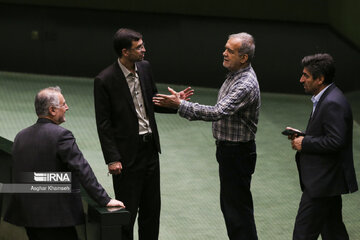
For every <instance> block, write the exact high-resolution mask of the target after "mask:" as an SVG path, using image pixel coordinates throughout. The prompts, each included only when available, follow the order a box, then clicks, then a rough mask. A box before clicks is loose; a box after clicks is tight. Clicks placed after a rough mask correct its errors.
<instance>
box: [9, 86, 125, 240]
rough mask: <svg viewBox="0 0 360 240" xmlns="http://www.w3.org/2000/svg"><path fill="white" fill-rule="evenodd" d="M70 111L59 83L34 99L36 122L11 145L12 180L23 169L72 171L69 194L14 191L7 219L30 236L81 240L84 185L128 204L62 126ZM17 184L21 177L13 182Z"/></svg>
mask: <svg viewBox="0 0 360 240" xmlns="http://www.w3.org/2000/svg"><path fill="white" fill-rule="evenodd" d="M68 109H69V107H68V105H67V104H66V102H65V99H64V97H63V95H62V94H61V90H60V88H59V87H49V88H46V89H43V90H41V91H40V92H39V93H38V94H37V95H36V98H35V110H36V114H37V115H38V117H39V118H38V120H37V122H36V123H35V124H34V125H32V126H30V127H28V128H26V129H24V130H22V131H20V132H19V133H18V134H17V135H16V137H15V140H14V144H13V148H12V156H13V172H12V174H13V179H14V180H16V179H19V177H20V176H21V175H22V174H23V173H25V172H71V173H72V177H71V178H72V182H71V188H72V189H71V193H26V194H20V193H18V194H14V195H13V196H12V199H11V202H10V206H9V208H8V210H7V212H6V215H5V221H8V222H10V223H12V224H15V225H18V226H24V227H25V228H26V232H27V235H28V237H29V239H30V240H32V239H36V240H38V239H52V240H55V239H67V240H69V239H74V240H75V239H78V238H77V234H76V230H75V225H79V224H82V223H84V213H83V206H82V201H81V195H80V184H81V185H82V186H83V187H84V188H85V189H86V191H87V192H88V193H89V195H90V196H91V197H92V198H93V199H94V200H95V201H96V202H97V203H98V204H99V205H101V206H108V207H112V206H119V207H124V205H123V203H122V202H120V201H118V200H115V199H111V198H110V197H109V196H108V194H107V193H106V192H105V190H104V189H103V187H102V186H101V185H100V183H99V182H98V181H97V179H96V177H95V175H94V172H93V171H92V169H91V167H90V165H89V164H88V162H87V161H86V160H85V158H84V157H83V155H82V153H81V151H80V150H79V148H78V146H77V144H76V142H75V138H74V136H73V135H72V133H71V132H70V131H69V130H67V129H65V128H62V127H60V126H59V125H60V124H61V123H63V122H65V112H66V111H67V110H68ZM15 182H17V183H19V181H15Z"/></svg>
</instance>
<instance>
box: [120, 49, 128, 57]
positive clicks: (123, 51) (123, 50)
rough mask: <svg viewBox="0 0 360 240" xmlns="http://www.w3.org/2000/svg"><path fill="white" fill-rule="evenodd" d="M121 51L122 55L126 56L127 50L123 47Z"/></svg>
mask: <svg viewBox="0 0 360 240" xmlns="http://www.w3.org/2000/svg"><path fill="white" fill-rule="evenodd" d="M121 53H122V56H127V55H128V51H127V49H126V48H123V49H122V50H121Z"/></svg>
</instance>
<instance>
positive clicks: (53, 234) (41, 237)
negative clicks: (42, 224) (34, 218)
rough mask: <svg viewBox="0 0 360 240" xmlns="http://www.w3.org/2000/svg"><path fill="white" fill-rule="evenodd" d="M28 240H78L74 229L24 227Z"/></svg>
mask: <svg viewBox="0 0 360 240" xmlns="http://www.w3.org/2000/svg"><path fill="white" fill-rule="evenodd" d="M25 229H26V234H27V235H28V237H29V240H49V239H51V240H64V239H66V240H78V237H77V233H76V229H75V227H56V228H33V227H25Z"/></svg>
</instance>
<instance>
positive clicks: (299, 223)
mask: <svg viewBox="0 0 360 240" xmlns="http://www.w3.org/2000/svg"><path fill="white" fill-rule="evenodd" d="M302 65H303V73H302V76H301V79H300V83H302V84H303V85H304V89H305V92H306V93H310V94H312V95H313V97H312V99H311V100H312V102H313V111H312V113H311V117H310V120H309V123H308V126H307V128H306V132H305V134H306V135H305V136H296V135H294V136H292V141H291V144H292V147H293V149H295V150H297V153H296V163H297V167H298V171H299V176H300V184H301V188H302V191H303V194H302V197H301V202H300V206H299V210H298V214H297V217H296V221H295V228H294V233H293V239H294V240H305V239H306V240H315V239H317V238H318V236H319V235H320V234H321V237H322V239H323V240H330V239H337V240H346V239H349V236H348V234H347V231H346V228H345V225H344V223H343V220H342V199H341V194H346V193H351V192H355V191H357V189H358V186H357V181H356V176H355V170H354V162H353V152H352V132H353V118H352V112H351V108H350V105H349V103H348V102H347V100H346V98H345V96H344V95H343V93H342V92H341V91H340V90H339V89H338V88H337V87H336V86H335V83H334V82H333V77H334V73H335V67H334V62H333V58H332V57H331V56H330V55H329V54H315V55H311V56H306V57H304V58H303V60H302Z"/></svg>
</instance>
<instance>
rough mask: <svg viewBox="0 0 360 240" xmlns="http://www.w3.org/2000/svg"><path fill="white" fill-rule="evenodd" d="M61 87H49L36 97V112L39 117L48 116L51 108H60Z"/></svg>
mask: <svg viewBox="0 0 360 240" xmlns="http://www.w3.org/2000/svg"><path fill="white" fill-rule="evenodd" d="M59 93H61V89H60V87H58V86H56V87H48V88H44V89H42V90H40V91H39V92H38V93H37V94H36V97H35V111H36V115H38V116H48V115H49V107H51V106H54V107H60V102H59Z"/></svg>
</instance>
